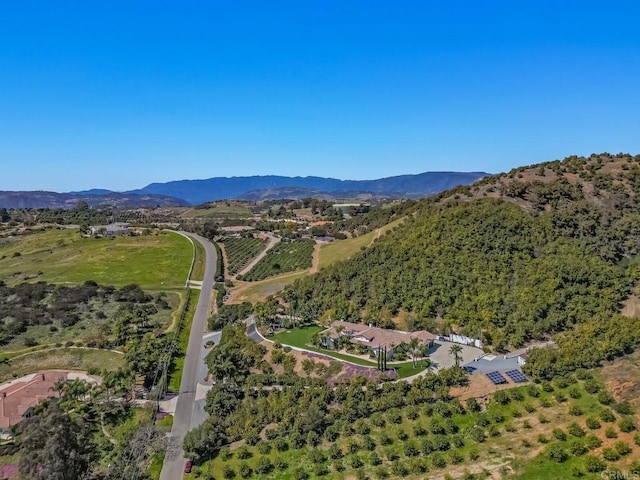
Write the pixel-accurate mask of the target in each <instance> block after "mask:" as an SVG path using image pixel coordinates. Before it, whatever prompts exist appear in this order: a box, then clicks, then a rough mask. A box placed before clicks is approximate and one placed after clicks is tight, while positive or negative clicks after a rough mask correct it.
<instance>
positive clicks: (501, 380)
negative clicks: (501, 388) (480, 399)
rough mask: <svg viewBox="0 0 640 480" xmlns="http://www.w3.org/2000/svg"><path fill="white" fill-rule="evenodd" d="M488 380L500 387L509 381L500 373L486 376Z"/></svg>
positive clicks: (490, 373)
mask: <svg viewBox="0 0 640 480" xmlns="http://www.w3.org/2000/svg"><path fill="white" fill-rule="evenodd" d="M486 375H487V378H488V379H489V380H491V382H492V383H493V384H494V385H500V384H502V383H507V379H506V378H504V377H503V376H502V374H501V373H500V372H489V373H487V374H486Z"/></svg>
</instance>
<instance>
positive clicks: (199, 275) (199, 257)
mask: <svg viewBox="0 0 640 480" xmlns="http://www.w3.org/2000/svg"><path fill="white" fill-rule="evenodd" d="M193 244H194V245H195V252H196V257H195V260H194V262H193V271H192V272H191V280H202V279H203V278H204V268H205V263H206V261H207V254H206V253H205V251H204V247H203V246H202V244H201V243H200V242H197V241H195V240H194V241H193Z"/></svg>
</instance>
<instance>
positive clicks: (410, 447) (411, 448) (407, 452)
mask: <svg viewBox="0 0 640 480" xmlns="http://www.w3.org/2000/svg"><path fill="white" fill-rule="evenodd" d="M419 453H420V452H419V451H418V447H416V445H415V444H414V443H412V442H408V443H407V444H406V445H405V446H404V456H405V457H416V456H417V455H418V454H419Z"/></svg>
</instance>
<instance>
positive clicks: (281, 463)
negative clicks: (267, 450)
mask: <svg viewBox="0 0 640 480" xmlns="http://www.w3.org/2000/svg"><path fill="white" fill-rule="evenodd" d="M273 466H274V467H276V469H277V470H280V471H281V472H282V471H284V470H286V469H287V468H289V464H288V463H287V461H286V460H285V459H284V458H282V457H277V458H276V459H275V460H274V462H273Z"/></svg>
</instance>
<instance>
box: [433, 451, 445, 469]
mask: <svg viewBox="0 0 640 480" xmlns="http://www.w3.org/2000/svg"><path fill="white" fill-rule="evenodd" d="M431 465H433V466H434V468H444V467H446V466H447V461H446V460H445V458H444V456H443V455H442V454H440V453H434V454H433V456H432V457H431Z"/></svg>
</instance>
